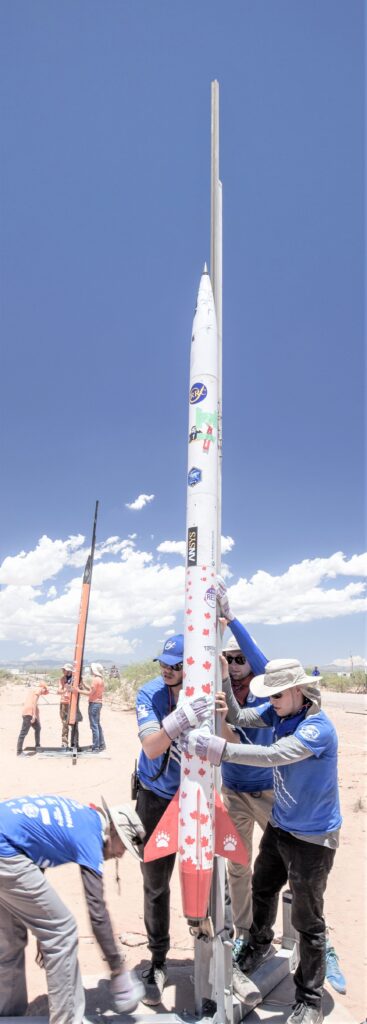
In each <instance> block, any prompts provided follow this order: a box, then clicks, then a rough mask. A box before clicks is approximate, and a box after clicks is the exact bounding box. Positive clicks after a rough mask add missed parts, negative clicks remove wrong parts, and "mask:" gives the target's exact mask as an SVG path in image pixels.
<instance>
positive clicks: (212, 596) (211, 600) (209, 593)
mask: <svg viewBox="0 0 367 1024" xmlns="http://www.w3.org/2000/svg"><path fill="white" fill-rule="evenodd" d="M204 600H205V601H206V603H207V604H208V605H209V608H215V602H216V600H217V595H216V592H215V587H209V589H208V590H206V591H205V598H204Z"/></svg>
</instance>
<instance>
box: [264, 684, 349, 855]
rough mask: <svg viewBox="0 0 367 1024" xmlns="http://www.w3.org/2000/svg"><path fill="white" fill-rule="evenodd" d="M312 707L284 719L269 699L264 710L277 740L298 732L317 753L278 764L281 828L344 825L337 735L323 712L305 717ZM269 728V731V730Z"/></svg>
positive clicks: (315, 829) (305, 831) (318, 831)
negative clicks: (339, 787)
mask: <svg viewBox="0 0 367 1024" xmlns="http://www.w3.org/2000/svg"><path fill="white" fill-rule="evenodd" d="M307 710H308V708H307V707H303V708H301V710H300V711H299V712H298V714H295V715H290V716H289V717H287V718H279V717H278V715H277V714H276V712H275V711H274V708H273V707H271V705H270V704H269V703H268V702H267V703H265V704H263V706H262V708H259V709H258V711H259V714H260V715H261V717H262V718H263V720H264V722H266V723H267V724H268V725H269V726H272V736H273V743H276V742H277V740H280V739H281V738H282V737H283V736H296V737H297V739H298V740H300V742H301V743H302V744H303V746H304V747H307V749H308V750H310V751H311V753H312V757H308V758H306V759H305V760H304V761H292V762H291V763H290V764H282V765H278V766H277V767H275V768H273V778H274V804H273V811H272V820H273V823H274V825H276V826H277V827H278V828H282V829H285V830H286V831H287V832H293V833H294V834H295V835H297V834H299V835H322V834H324V833H327V832H333V831H335V830H337V829H338V828H340V825H341V823H342V818H341V814H340V805H339V794H338V770H337V757H338V737H337V734H336V731H335V729H334V726H333V724H332V722H331V721H330V719H329V718H328V717H327V715H325V712H324V711H318V712H317V714H316V715H309V716H308V717H307V718H306V713H307ZM269 731H270V730H269Z"/></svg>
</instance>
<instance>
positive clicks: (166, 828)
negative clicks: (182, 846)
mask: <svg viewBox="0 0 367 1024" xmlns="http://www.w3.org/2000/svg"><path fill="white" fill-rule="evenodd" d="M178 795H179V794H178V791H177V793H176V794H175V796H174V797H173V799H172V800H170V802H169V804H168V807H167V809H166V810H165V812H164V814H162V817H161V818H160V820H159V822H158V825H156V827H155V829H154V832H152V835H151V836H150V837H149V839H148V842H147V843H146V845H145V847H144V860H145V861H150V860H158V858H159V857H168V855H169V854H170V853H177V849H178Z"/></svg>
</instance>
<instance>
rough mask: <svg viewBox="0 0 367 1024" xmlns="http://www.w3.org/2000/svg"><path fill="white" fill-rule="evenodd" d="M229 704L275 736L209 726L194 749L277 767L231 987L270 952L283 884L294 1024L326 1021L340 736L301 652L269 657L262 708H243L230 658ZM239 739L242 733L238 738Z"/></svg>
mask: <svg viewBox="0 0 367 1024" xmlns="http://www.w3.org/2000/svg"><path fill="white" fill-rule="evenodd" d="M223 674H224V679H223V690H224V694H223V695H222V697H220V698H219V704H220V703H221V700H222V710H223V712H224V713H225V711H226V710H227V707H226V703H227V705H228V719H229V721H230V722H231V723H232V724H234V725H236V726H240V727H241V726H245V727H246V728H258V729H259V728H271V729H272V739H273V742H272V743H271V745H270V746H268V747H266V749H264V747H263V746H262V745H259V744H254V745H253V746H251V747H246V746H244V745H243V744H241V743H239V742H228V741H226V740H225V739H224V738H220V737H218V736H212V735H210V734H209V732H208V731H207V730H206V731H205V732H204V731H203V732H202V733H201V734H200V733H198V732H196V734H194V735H193V736H192V737H191V738H190V737H189V739H188V740H186V741H185V738H184V739H183V741H182V745H183V746H184V747H185V749H187V750H188V752H189V753H190V752H194V751H195V753H197V754H198V755H199V756H200V757H203V758H204V759H206V760H209V761H210V763H211V764H215V765H219V764H221V763H222V762H227V761H232V762H234V763H237V764H247V765H259V766H261V765H262V766H264V767H266V766H271V767H272V768H273V770H274V804H273V809H272V814H271V818H270V821H269V823H268V825H267V826H266V829H265V832H264V835H263V837H262V840H261V843H260V851H259V854H258V857H257V859H256V861H255V865H254V873H253V922H252V925H251V929H250V947H249V949H248V950H247V952H246V953H245V955H244V957H243V958H242V959H241V961H240V966H237V965H235V967H234V972H233V974H234V978H233V985H234V991H235V992H236V993H237V994H238V995H239V996H241V989H242V986H244V990H245V988H246V978H244V976H243V973H242V972H246V971H249V972H251V971H252V970H254V969H255V968H256V967H257V966H258V965H259V964H260V963H262V962H263V961H264V960H266V959H267V958H268V957H269V956H270V955H271V954H272V947H271V941H272V938H273V935H274V932H273V925H274V922H275V918H276V912H277V905H278V898H279V893H280V890H281V889H282V887H283V885H284V884H285V883H286V882H287V880H288V883H289V887H290V889H291V892H292V922H293V925H294V927H295V928H296V929H297V931H298V932H299V934H300V962H299V965H298V967H297V970H296V972H295V975H294V981H295V986H296V1003H295V1005H294V1007H293V1011H292V1013H291V1015H290V1017H289V1018H288V1024H321V1022H322V1020H323V1013H322V1007H321V1000H322V993H323V982H324V978H325V921H324V917H323V907H324V893H325V889H326V884H327V878H328V874H329V872H330V870H331V867H332V864H333V861H334V857H335V851H336V849H337V846H338V841H339V830H340V826H341V821H342V819H341V815H340V807H339V795H338V780H337V746H338V743H337V735H336V732H335V729H334V726H333V724H332V722H331V721H330V720H329V719H328V718H327V716H326V715H325V713H324V712H323V711H321V710H320V693H319V690H318V688H317V687H316V686H315V685H314V682H313V681H311V680H310V677H309V676H307V675H306V673H305V671H304V669H303V667H302V665H301V664H300V662H299V661H296V659H274V660H273V661H268V662H267V664H266V666H265V671H264V673H262V674H261V675H259V676H256V677H255V678H254V679H253V680H252V682H251V684H250V688H251V692H252V693H253V694H254V695H255V696H256V697H262V698H263V701H264V703H263V704H262V705H260V707H258V708H253V709H250V708H247V709H245V710H244V709H242V710H241V709H240V708H239V706H238V704H237V702H236V700H235V698H234V696H233V692H232V688H231V684H230V680H229V678H228V670H227V666H226V663H225V659H224V658H223ZM233 738H234V739H235V740H237V739H238V738H237V737H236V736H234V737H233Z"/></svg>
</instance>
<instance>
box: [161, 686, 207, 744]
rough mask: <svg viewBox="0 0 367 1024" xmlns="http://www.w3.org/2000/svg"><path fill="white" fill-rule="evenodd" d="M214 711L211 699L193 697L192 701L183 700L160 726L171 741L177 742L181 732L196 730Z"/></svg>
mask: <svg viewBox="0 0 367 1024" xmlns="http://www.w3.org/2000/svg"><path fill="white" fill-rule="evenodd" d="M213 709H214V700H213V697H204V696H203V697H195V698H194V700H185V701H183V702H182V704H179V705H178V707H177V708H175V710H174V711H171V714H170V715H166V717H165V718H164V719H163V721H162V726H163V729H164V731H165V732H166V733H167V736H169V738H170V739H171V740H177V737H178V736H179V735H180V733H182V732H187V730H188V729H196V728H197V726H198V725H202V724H203V722H207V721H208V718H209V717H210V715H211V714H212V712H213Z"/></svg>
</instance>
